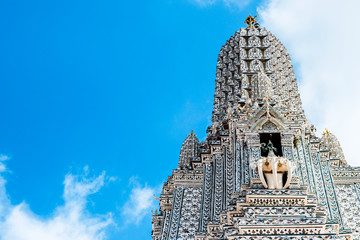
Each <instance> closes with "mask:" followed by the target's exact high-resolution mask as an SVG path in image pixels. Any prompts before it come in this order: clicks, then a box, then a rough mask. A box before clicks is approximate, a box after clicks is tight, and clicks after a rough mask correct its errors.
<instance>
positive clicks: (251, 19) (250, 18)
mask: <svg viewBox="0 0 360 240" xmlns="http://www.w3.org/2000/svg"><path fill="white" fill-rule="evenodd" d="M257 17H258V15H257V14H256V15H255V17H253V16H251V15H249V16H248V17H247V18H246V19H245V24H247V25H248V27H249V28H254V27H255V28H258V27H259V26H260V25H259V23H258V22H257V21H256V18H257Z"/></svg>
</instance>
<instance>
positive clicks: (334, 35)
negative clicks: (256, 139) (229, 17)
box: [259, 0, 360, 165]
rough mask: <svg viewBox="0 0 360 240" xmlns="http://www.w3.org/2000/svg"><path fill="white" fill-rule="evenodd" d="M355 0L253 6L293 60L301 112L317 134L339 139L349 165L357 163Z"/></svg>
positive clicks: (285, 0)
mask: <svg viewBox="0 0 360 240" xmlns="http://www.w3.org/2000/svg"><path fill="white" fill-rule="evenodd" d="M359 10H360V2H359V1H351V0H344V1H341V2H339V1H334V0H317V1H313V0H301V1H295V0H269V1H266V4H265V6H263V7H262V8H261V9H259V13H260V17H261V18H262V25H263V26H266V27H267V29H269V30H270V31H271V32H273V33H274V34H275V35H276V36H277V37H278V38H279V39H280V40H281V41H282V42H283V43H284V45H285V46H286V47H287V49H288V50H289V52H290V54H291V56H292V59H293V60H294V61H295V62H296V63H297V66H298V67H297V69H296V70H297V72H296V75H297V76H298V78H299V79H298V80H300V94H301V98H302V101H303V106H304V109H305V112H306V116H307V117H308V118H309V120H310V121H311V122H312V123H314V124H315V127H317V129H318V131H319V132H322V131H323V130H324V128H325V127H327V128H328V129H329V130H330V131H331V132H333V133H334V134H335V135H336V136H337V137H338V139H339V141H340V143H341V145H342V147H343V149H344V153H345V157H346V159H347V161H348V162H349V163H350V164H354V165H360V159H358V154H357V149H358V141H357V137H358V136H360V128H359V126H358V124H359V123H358V122H359V120H360V107H359V106H358V101H359V100H358V96H359V95H360V80H359V76H358V70H359V69H360V61H359V56H360V45H359V44H358V40H359V38H360V32H359V31H358V30H357V28H358V26H360V18H359V17H358V16H357V14H356V13H357V12H358V11H359Z"/></svg>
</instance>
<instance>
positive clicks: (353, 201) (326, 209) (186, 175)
mask: <svg viewBox="0 0 360 240" xmlns="http://www.w3.org/2000/svg"><path fill="white" fill-rule="evenodd" d="M245 23H246V24H247V27H246V28H241V29H240V30H239V31H237V32H235V34H234V35H233V36H231V37H230V39H229V40H227V41H226V43H225V45H224V46H223V47H222V48H221V50H220V54H219V56H218V61H217V62H218V65H217V68H216V80H215V84H216V85H215V95H214V110H213V115H212V126H210V127H208V129H207V133H208V135H207V138H206V140H205V141H204V142H200V141H199V140H198V139H197V137H196V135H195V134H194V133H193V132H191V133H190V134H189V135H188V136H187V138H186V139H185V141H184V143H183V145H182V147H181V151H180V158H179V165H178V168H177V169H175V170H173V172H172V175H171V176H170V177H168V180H167V182H166V183H164V186H163V190H162V192H161V195H160V197H159V198H157V199H158V200H159V202H160V210H159V211H158V210H156V212H155V213H153V218H152V226H153V231H152V239H153V240H160V239H161V240H167V239H186V240H188V239H189V240H191V239H194V240H195V239H196V240H205V239H206V240H210V239H211V240H215V239H218V240H220V239H234V240H235V239H238V240H240V239H241V240H245V239H263V240H270V239H271V240H272V239H309V240H310V239H312V240H317V239H360V236H359V230H360V168H354V167H351V166H349V165H348V164H347V163H346V161H345V157H344V154H343V152H342V149H341V147H340V144H339V142H338V140H337V139H336V137H335V136H334V135H333V134H332V133H330V132H328V131H327V130H326V132H325V133H324V134H323V135H322V138H318V137H316V136H315V134H314V132H315V128H314V127H313V126H312V125H310V124H309V121H308V120H307V119H306V117H305V114H304V111H303V109H302V106H301V99H300V95H299V92H298V86H297V83H296V79H295V74H294V70H293V66H292V64H291V59H290V56H289V54H288V52H287V50H286V49H285V47H284V46H283V45H282V43H281V42H280V41H279V40H278V39H277V38H276V37H275V36H274V35H273V34H271V33H270V32H269V31H268V30H266V29H265V28H260V26H259V24H258V23H257V22H256V19H255V18H254V17H251V16H249V17H248V18H247V19H246V21H245Z"/></svg>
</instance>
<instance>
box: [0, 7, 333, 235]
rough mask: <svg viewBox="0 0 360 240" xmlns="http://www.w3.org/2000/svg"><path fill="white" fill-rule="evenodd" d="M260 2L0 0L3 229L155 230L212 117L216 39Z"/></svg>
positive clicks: (219, 40) (0, 230) (136, 232)
mask: <svg viewBox="0 0 360 240" xmlns="http://www.w3.org/2000/svg"><path fill="white" fill-rule="evenodd" d="M267 2H268V3H272V2H276V1H267ZM263 4H264V2H263V1H236V0H154V1H145V0H142V1H141V0H140V1H115V0H109V1H67V0H65V1H39V0H33V1H16V0H12V1H8V0H4V1H1V2H0V29H1V32H2V38H0V64H1V67H0V89H1V94H0V110H1V113H2V117H1V118H0V153H1V154H2V155H1V156H0V162H1V165H0V171H1V179H0V180H1V181H0V183H1V185H0V186H1V188H0V236H1V237H2V238H3V239H5V240H7V239H13V240H14V239H15V240H19V239H25V240H29V239H40V240H42V239H76V238H80V236H85V237H86V238H84V239H89V240H91V239H150V233H151V214H150V210H151V209H153V210H155V208H156V207H157V205H156V203H155V202H154V201H153V198H152V194H153V193H158V192H159V189H160V185H161V184H162V182H164V181H165V180H166V178H167V176H168V175H170V174H171V170H172V169H174V168H176V167H177V161H178V157H179V151H180V147H181V144H182V141H183V140H184V139H185V137H186V135H187V134H188V133H189V132H190V131H191V130H192V129H194V131H195V133H196V134H197V135H198V136H199V138H200V139H204V137H205V130H206V127H207V126H208V125H209V124H210V118H211V111H212V101H213V92H214V85H215V70H216V60H217V55H218V53H219V50H220V48H221V46H222V45H223V44H224V43H225V41H226V40H227V39H228V38H229V37H230V36H231V35H232V34H233V33H234V32H235V31H236V30H238V29H239V28H240V27H243V26H244V23H243V22H244V19H245V18H246V17H247V16H248V15H249V14H250V13H251V14H253V15H254V14H255V13H256V11H257V8H258V7H262V8H264V6H265V5H263ZM274 7H275V9H279V8H277V6H270V5H266V9H265V10H263V11H264V14H265V13H274V11H273V10H274ZM280 10H281V11H283V12H286V11H287V10H288V9H280ZM271 11H272V12H271ZM294 11H295V10H294ZM267 16H270V17H269V18H268V23H269V25H271V26H273V27H274V29H275V31H276V32H278V33H279V34H280V35H281V36H284V39H285V43H286V42H287V41H290V40H291V39H292V38H291V36H293V35H291V36H290V37H289V36H288V35H286V34H287V32H286V28H285V30H284V28H281V27H282V25H281V24H278V23H277V22H276V21H271V20H273V19H272V18H271V14H269V15H267ZM269 19H270V20H269ZM265 22H266V20H265ZM266 26H267V27H268V25H266ZM279 38H280V37H279ZM280 39H281V38H280ZM296 39H298V38H296ZM289 51H290V53H292V48H290V49H289ZM297 56H299V55H296V51H295V60H296V59H298V60H299V61H300V60H302V58H301V56H300V57H299V58H296V57H297ZM300 66H301V65H300ZM301 74H303V72H301ZM310 111H311V109H310ZM313 111H314V112H316V109H315V110H313ZM339 131H340V130H339ZM5 181H6V185H4V184H3V183H4V182H5ZM1 199H2V200H1ZM1 201H2V202H1ZM2 206H7V209H8V210H7V211H3V212H2V211H1V207H2ZM130 210H132V211H130ZM73 212H76V213H78V217H73V216H71V213H73ZM59 219H60V220H59ZM69 219H70V220H69ZM25 220H26V221H25ZM69 222H71V223H73V224H72V225H74V226H82V227H83V229H85V230H84V231H83V232H78V233H73V232H72V229H71V226H70V225H69V224H68V225H69V226H68V225H66V224H67V223H69ZM18 223H22V228H20V230H18V231H17V232H16V231H14V232H12V230H11V229H19V228H18V227H19V226H17V224H18ZM24 225H25V227H24ZM26 226H27V227H26ZM34 226H37V227H38V229H37V231H36V232H37V233H36V234H35V233H34V234H33V235H32V234H28V232H27V231H30V232H31V231H32V229H33V227H34ZM61 226H67V227H69V228H68V230H66V233H64V232H61V229H64V228H62V227H61ZM92 226H96V229H98V230H96V231H94V232H91V231H88V230H86V229H91V227H92ZM29 229H30V230H29ZM49 229H51V230H49ZM54 229H55V230H54ZM65 229H66V228H65ZM19 232H20V233H19ZM71 234H78V235H71ZM81 234H83V235H81ZM59 236H60V238H56V237H59ZM74 236H75V237H74Z"/></svg>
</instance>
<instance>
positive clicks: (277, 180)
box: [257, 141, 295, 189]
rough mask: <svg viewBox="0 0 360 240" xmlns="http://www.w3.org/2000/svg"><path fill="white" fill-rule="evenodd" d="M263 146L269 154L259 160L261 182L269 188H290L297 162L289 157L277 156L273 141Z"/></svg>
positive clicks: (258, 167)
mask: <svg viewBox="0 0 360 240" xmlns="http://www.w3.org/2000/svg"><path fill="white" fill-rule="evenodd" d="M263 148H265V149H266V150H267V151H268V155H267V157H261V158H260V159H259V161H258V162H257V169H258V171H259V176H260V180H261V183H262V184H263V185H264V187H265V188H268V189H284V188H288V187H289V186H290V182H291V178H292V172H293V170H294V169H295V164H294V163H293V162H291V161H289V160H288V159H287V158H284V157H278V156H276V155H275V153H274V151H276V148H275V147H274V146H273V144H272V143H271V141H269V143H268V144H267V145H266V146H265V147H264V146H263ZM284 181H285V183H284Z"/></svg>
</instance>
